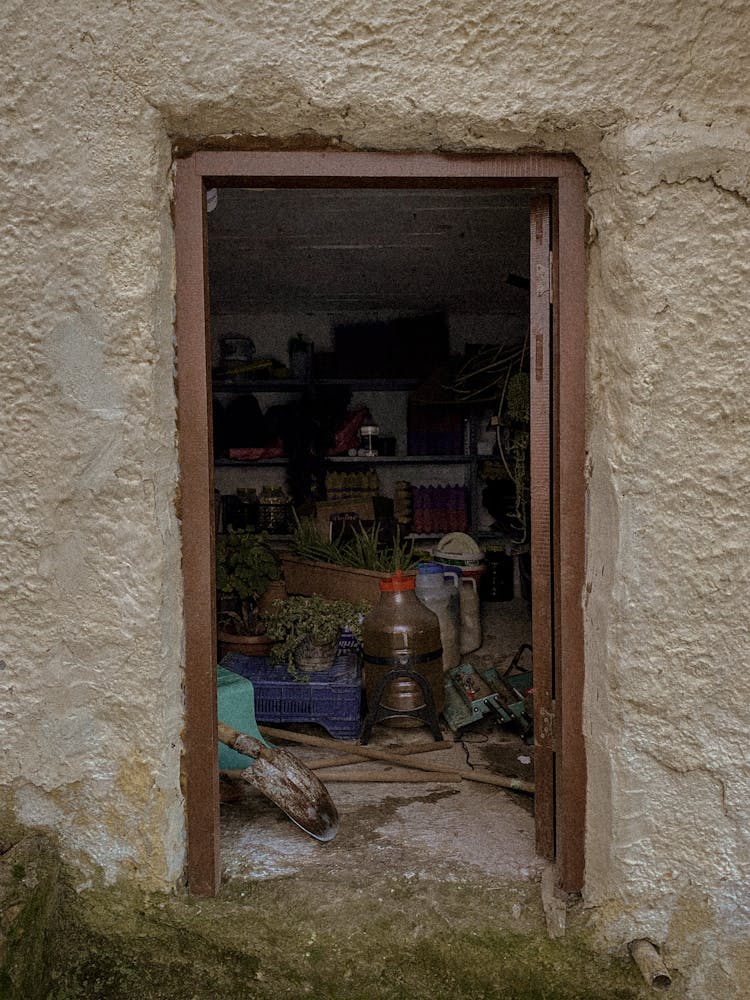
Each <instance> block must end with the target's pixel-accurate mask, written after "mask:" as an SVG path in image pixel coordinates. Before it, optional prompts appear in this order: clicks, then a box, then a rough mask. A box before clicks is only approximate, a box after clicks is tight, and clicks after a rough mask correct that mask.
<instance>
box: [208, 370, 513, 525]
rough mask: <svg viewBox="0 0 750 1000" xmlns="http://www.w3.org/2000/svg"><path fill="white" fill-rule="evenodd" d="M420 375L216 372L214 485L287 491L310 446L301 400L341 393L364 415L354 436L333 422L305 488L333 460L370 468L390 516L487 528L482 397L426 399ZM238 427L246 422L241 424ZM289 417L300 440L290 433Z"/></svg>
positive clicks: (318, 490)
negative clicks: (327, 447)
mask: <svg viewBox="0 0 750 1000" xmlns="http://www.w3.org/2000/svg"><path fill="white" fill-rule="evenodd" d="M421 384H422V383H421V382H420V380H417V379H415V378H403V379H392V378H389V379H385V378H317V377H311V378H309V379H293V378H288V379H270V378H269V379H258V378H256V379H242V380H239V379H238V380H230V379H221V378H219V379H216V378H215V379H214V382H213V390H214V426H215V431H216V427H217V422H218V426H219V433H218V435H217V434H216V433H215V460H214V466H215V482H216V485H217V487H218V488H219V491H220V493H221V494H222V495H226V494H234V493H236V492H237V491H238V490H241V489H244V488H247V487H253V488H255V489H256V491H257V493H258V495H260V492H261V490H262V489H263V488H264V487H266V486H274V487H279V486H282V487H283V488H284V490H286V492H287V493H288V494H294V493H295V489H294V484H293V481H292V479H293V463H294V462H295V461H299V455H300V453H303V452H304V450H305V448H307V447H308V444H307V442H308V440H309V438H306V437H305V435H306V434H308V435H309V433H310V426H311V424H313V423H314V422H315V421H314V420H311V419H310V418H309V413H308V410H307V409H306V408H307V407H310V406H312V405H316V403H315V401H316V399H317V398H318V397H320V398H323V399H325V398H326V396H327V394H330V395H331V398H332V399H334V400H336V399H338V401H339V402H340V400H341V399H345V400H346V401H347V402H346V407H347V408H346V414H347V417H348V416H349V415H350V414H351V413H352V412H355V411H357V410H359V411H361V412H362V413H364V414H366V416H365V417H363V418H360V423H361V424H362V425H361V426H359V429H358V431H357V429H356V428H355V431H354V436H353V437H352V434H351V433H349V434H348V437H345V436H344V435H342V434H341V433H340V432H339V430H338V429H337V430H336V446H337V447H336V450H337V451H338V453H337V454H327V453H325V452H323V453H320V454H318V455H317V456H316V457H315V459H314V461H315V462H316V463H317V477H318V486H317V487H315V486H313V487H312V488H311V490H310V491H309V493H308V494H307V495H308V496H313V497H314V496H315V495H317V496H318V497H320V496H326V495H327V493H326V489H325V488H323V481H324V479H325V477H326V474H327V473H330V472H331V471H333V470H340V471H341V472H342V474H346V472H347V470H351V472H352V474H354V472H355V470H363V471H366V470H368V469H372V470H376V471H377V474H378V486H377V490H378V492H379V493H380V495H381V496H383V497H386V498H389V499H392V500H393V502H394V506H395V518H396V520H397V522H398V523H399V524H401V525H402V527H403V528H406V529H408V530H409V531H410V532H411V533H413V534H415V535H416V536H422V537H428V536H431V535H432V536H434V535H439V534H440V533H441V532H445V531H468V532H471V533H478V532H482V533H483V534H485V535H486V534H487V533H488V532H489V533H490V534H491V519H488V517H487V514H486V511H484V510H483V507H482V499H481V494H482V490H483V485H484V484H483V478H482V476H481V468H482V463H483V462H484V461H486V459H487V457H488V455H489V454H490V453H491V451H492V443H491V441H490V440H489V437H494V431H491V432H490V434H489V437H488V429H489V428H488V413H487V404H486V402H484V401H483V402H481V403H479V404H476V403H466V404H459V405H456V404H453V405H447V404H446V405H443V404H442V403H437V402H435V403H432V402H429V401H428V402H425V401H423V400H422V399H420V398H419V396H420V394H419V392H417V393H415V392H414V390H415V388H416V387H417V386H419V385H421ZM318 390H321V392H320V393H318ZM337 393H339V395H338V397H337V395H336V394H337ZM256 397H257V398H256ZM339 417H341V413H340V414H339ZM285 420H286V421H287V423H286V424H284V421H285ZM222 421H224V429H226V424H227V423H228V424H229V425H230V426H231V428H232V432H231V434H230V436H229V437H228V438H227V437H226V435H223V434H222V426H221V425H222ZM295 421H296V423H295ZM261 425H264V427H271V428H273V430H274V432H275V431H277V430H278V435H277V436H276V437H273V435H272V434H270V433H266V434H265V436H264V434H263V433H262V432H258V431H257V430H256V428H260V427H261ZM245 427H248V428H250V430H249V431H248V432H247V434H246V433H245V431H244V428H245ZM297 427H298V428H299V432H300V435H301V437H300V441H297V440H295V439H294V434H295V432H296V430H295V428H297ZM290 428H291V430H290ZM365 431H368V432H369V433H368V434H367V435H365V434H364V432H365ZM329 433H330V431H329ZM373 433H374V437H373ZM290 435H291V437H290ZM342 441H343V442H344V444H343V445H342ZM301 442H304V444H302V443H301ZM245 445H249V446H248V447H245ZM344 448H346V450H345V451H344V450H343V449H344ZM295 452H296V457H294V453H295ZM310 464H311V465H312V464H313V463H310ZM353 492H354V494H357V493H358V490H354V491H353ZM296 493H297V495H299V494H300V490H299V488H297V490H296ZM344 495H346V493H345V494H344ZM272 530H273V529H272ZM280 533H282V532H280Z"/></svg>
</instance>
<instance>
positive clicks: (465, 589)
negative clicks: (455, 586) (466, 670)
mask: <svg viewBox="0 0 750 1000" xmlns="http://www.w3.org/2000/svg"><path fill="white" fill-rule="evenodd" d="M481 645H482V618H481V614H480V609H479V592H478V590H477V581H476V578H475V577H474V576H468V575H466V574H463V576H462V578H461V655H462V656H463V655H464V654H465V653H473V652H474V650H475V649H479V647H480V646H481Z"/></svg>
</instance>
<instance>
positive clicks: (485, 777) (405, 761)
mask: <svg viewBox="0 0 750 1000" xmlns="http://www.w3.org/2000/svg"><path fill="white" fill-rule="evenodd" d="M260 731H261V733H263V735H264V736H267V737H268V738H269V739H272V740H273V739H276V740H288V741H289V742H290V743H299V744H301V745H303V746H311V747H326V748H328V749H335V748H336V747H337V746H339V745H340V744H338V743H337V741H336V740H331V739H325V738H324V737H322V736H307V735H304V734H303V733H292V732H288V731H287V730H285V729H273V728H271V727H270V726H260ZM357 753H358V754H359V755H360V756H362V757H367V758H368V759H370V760H383V761H386V762H387V763H388V764H401V765H402V766H406V767H415V768H417V769H418V770H420V771H432V772H436V771H438V772H439V771H444V770H445V767H444V765H442V764H435V763H431V762H430V761H426V760H420V759H419V758H418V757H414V758H409V757H402V756H399V755H398V754H395V753H389V752H388V751H387V750H376V749H375V748H374V747H361V746H358V747H357ZM455 773H456V774H460V775H461V777H462V778H464V779H465V780H466V781H477V782H479V783H480V784H483V785H495V786H496V787H498V788H507V789H510V790H511V791H514V792H526V793H527V794H528V795H533V794H534V785H533V783H532V782H530V781H521V780H520V779H518V778H507V777H506V776H505V775H504V774H489V773H488V772H484V771H470V770H465V769H461V770H456V771H455Z"/></svg>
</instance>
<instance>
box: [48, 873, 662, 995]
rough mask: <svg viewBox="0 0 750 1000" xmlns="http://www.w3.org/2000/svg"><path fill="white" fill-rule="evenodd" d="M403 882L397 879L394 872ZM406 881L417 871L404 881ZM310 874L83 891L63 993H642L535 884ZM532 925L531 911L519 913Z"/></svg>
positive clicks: (74, 900) (61, 977)
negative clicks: (215, 888) (149, 891)
mask: <svg viewBox="0 0 750 1000" xmlns="http://www.w3.org/2000/svg"><path fill="white" fill-rule="evenodd" d="M390 881H397V880H390ZM400 881H401V882H402V883H403V880H400ZM390 888H393V886H390V887H389V881H388V880H386V881H385V882H383V883H382V884H380V883H379V884H377V885H369V886H342V885H341V884H339V883H338V882H337V880H336V879H335V877H333V876H331V878H330V881H329V880H325V881H324V882H320V881H317V882H316V883H315V884H314V885H311V884H305V882H304V880H302V879H299V880H298V879H278V880H277V879H274V880H269V881H264V882H254V883H249V884H248V883H236V884H234V885H232V886H229V887H227V889H226V890H225V892H224V893H222V895H221V896H220V897H219V898H217V899H209V900H197V899H193V898H190V897H187V896H171V897H165V896H149V897H141V896H138V895H137V894H135V893H134V892H133V891H132V890H127V889H124V888H122V887H118V888H112V889H107V890H98V891H92V892H87V893H85V894H81V895H78V894H70V895H69V896H68V897H67V899H66V901H65V908H66V910H67V914H68V916H67V919H66V921H65V930H64V935H65V941H66V943H67V947H66V948H62V947H59V948H56V949H55V952H54V953H55V956H56V959H55V963H54V968H53V969H52V970H51V971H52V974H53V977H54V978H53V983H54V986H53V989H52V991H51V992H50V993H49V997H50V1000H89V998H91V1000H98V998H99V997H101V998H105V997H106V998H107V1000H120V998H122V1000H125V998H127V1000H131V998H132V997H134V996H138V997H146V998H154V1000H187V998H190V1000H204V998H205V1000H209V998H210V1000H216V998H219V997H220V998H222V1000H234V998H235V997H236V998H237V1000H239V998H240V997H242V998H243V1000H244V998H248V997H252V998H253V1000H280V998H284V997H288V998H303V997H312V998H314V1000H404V998H410V1000H419V998H422V997H424V998H430V1000H469V998H471V1000H477V998H479V997H482V998H493V1000H506V998H507V1000H603V997H606V998H607V1000H635V998H639V997H643V996H645V995H647V994H646V993H645V992H644V988H643V984H642V983H641V981H640V979H639V978H638V977H637V974H636V973H635V972H634V970H633V969H632V968H631V966H630V965H629V964H627V965H625V964H622V963H619V962H614V961H611V960H610V959H608V958H606V957H603V956H601V955H599V954H596V953H595V952H594V950H593V949H592V948H591V946H590V945H589V944H588V942H587V941H586V939H585V936H577V937H568V938H566V939H565V940H564V941H562V942H552V941H550V940H548V938H547V937H546V934H545V933H544V932H543V930H542V928H541V925H540V924H539V923H538V916H539V914H538V911H537V910H535V909H534V907H535V903H534V898H533V896H534V890H533V888H532V889H529V890H528V891H527V892H526V893H525V894H524V893H523V892H522V893H521V894H520V898H523V899H524V900H525V906H526V908H528V909H530V910H533V911H534V912H533V919H531V921H530V922H531V923H533V924H534V925H535V926H534V927H533V928H532V927H530V926H527V925H524V921H523V920H521V922H520V923H521V926H520V927H519V928H518V929H516V930H514V929H512V928H511V927H509V926H504V925H507V924H509V923H512V922H513V919H512V918H511V917H510V916H509V913H508V910H509V906H508V905H507V903H508V900H509V899H515V898H519V893H518V890H517V888H511V887H509V888H508V891H507V893H503V892H500V893H499V892H498V891H497V890H492V891H490V890H482V889H481V888H477V887H473V888H471V889H470V888H469V887H465V886H460V885H446V884H445V883H418V884H416V885H412V884H408V885H406V886H404V885H403V884H402V886H401V891H400V892H399V893H396V892H394V893H391V892H390ZM516 923H518V921H516Z"/></svg>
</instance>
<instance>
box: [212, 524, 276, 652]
mask: <svg viewBox="0 0 750 1000" xmlns="http://www.w3.org/2000/svg"><path fill="white" fill-rule="evenodd" d="M280 578H281V568H280V566H279V563H278V560H277V558H276V556H275V555H274V553H273V551H272V549H271V548H270V546H269V544H268V536H267V535H266V533H265V532H263V531H261V532H258V531H253V530H252V529H251V528H236V529H235V528H232V527H230V528H229V529H228V530H227V532H226V533H225V534H223V535H219V536H218V537H217V539H216V589H217V590H218V591H219V593H221V594H225V595H226V596H228V597H234V598H236V599H237V600H238V601H239V607H240V610H239V612H226V613H224V615H223V618H225V619H227V623H228V622H231V623H233V624H234V626H235V628H236V629H237V631H241V632H244V633H248V634H252V633H253V631H254V624H255V621H254V611H255V608H256V607H257V604H258V599H259V598H260V597H261V596H262V595H263V593H264V592H265V590H266V588H267V587H268V584H269V583H270V582H271V581H272V580H278V579H280Z"/></svg>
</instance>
